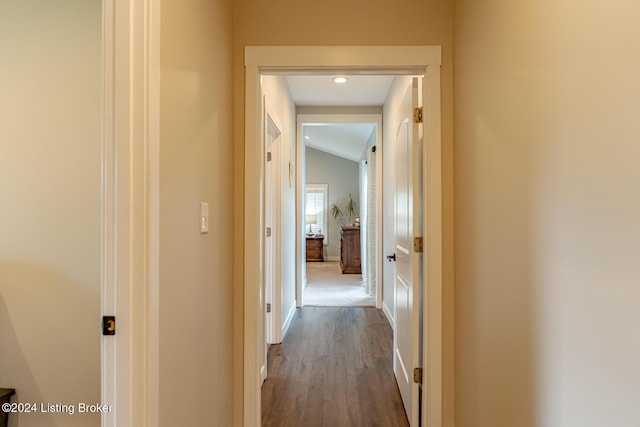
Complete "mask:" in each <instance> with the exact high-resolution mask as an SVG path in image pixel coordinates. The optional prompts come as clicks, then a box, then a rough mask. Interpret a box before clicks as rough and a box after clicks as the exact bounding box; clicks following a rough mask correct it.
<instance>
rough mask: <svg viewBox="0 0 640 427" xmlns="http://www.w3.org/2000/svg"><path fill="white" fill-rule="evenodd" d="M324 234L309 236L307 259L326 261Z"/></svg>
mask: <svg viewBox="0 0 640 427" xmlns="http://www.w3.org/2000/svg"><path fill="white" fill-rule="evenodd" d="M323 242H324V236H320V237H311V236H307V261H324V247H323Z"/></svg>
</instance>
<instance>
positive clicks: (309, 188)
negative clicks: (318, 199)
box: [304, 184, 329, 246]
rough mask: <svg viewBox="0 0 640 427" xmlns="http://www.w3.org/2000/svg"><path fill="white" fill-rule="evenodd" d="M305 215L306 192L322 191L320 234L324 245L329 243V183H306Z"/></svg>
mask: <svg viewBox="0 0 640 427" xmlns="http://www.w3.org/2000/svg"><path fill="white" fill-rule="evenodd" d="M304 191H305V198H304V199H305V215H306V203H307V193H311V192H314V193H317V192H322V193H324V207H323V212H324V215H323V216H324V218H323V219H322V234H323V235H324V241H323V243H324V246H327V245H328V244H329V233H328V227H329V222H328V221H329V216H328V212H329V200H328V199H329V184H306V187H305V190H304ZM308 228H309V227H308V226H305V230H308Z"/></svg>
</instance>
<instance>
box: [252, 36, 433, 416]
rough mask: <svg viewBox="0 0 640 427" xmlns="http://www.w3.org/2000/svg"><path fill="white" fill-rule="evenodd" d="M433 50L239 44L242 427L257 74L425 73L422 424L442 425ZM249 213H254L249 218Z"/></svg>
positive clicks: (256, 197) (255, 322)
mask: <svg viewBox="0 0 640 427" xmlns="http://www.w3.org/2000/svg"><path fill="white" fill-rule="evenodd" d="M441 50H442V49H441V47H440V46H357V47H355V46H246V47H245V52H244V64H245V117H244V120H245V123H244V131H245V136H244V137H245V141H244V153H245V158H244V251H243V254H244V259H243V266H244V267H243V268H244V270H243V272H244V301H243V308H244V328H243V330H244V336H243V353H244V354H243V355H242V360H243V371H244V375H243V390H242V396H243V425H244V426H247V427H255V426H258V425H260V419H261V395H260V371H259V368H260V367H259V359H260V357H259V351H260V349H259V341H260V328H261V325H262V322H263V316H262V311H261V309H260V289H261V280H262V277H263V275H262V268H263V267H262V266H261V265H260V263H256V262H255V260H256V259H258V260H259V259H261V257H262V248H263V245H264V239H263V233H262V230H263V225H264V224H263V223H262V209H263V207H262V185H261V183H262V180H263V174H264V171H263V168H262V159H263V156H264V152H263V149H262V145H263V144H262V143H261V141H262V139H261V129H262V123H261V122H262V102H261V101H262V99H261V88H260V79H261V74H262V73H270V74H273V73H277V72H293V71H297V72H309V73H314V74H318V73H325V74H328V73H369V74H371V73H378V74H393V73H394V72H395V73H401V74H421V75H424V82H425V84H424V86H423V101H424V117H425V129H424V137H425V150H424V152H423V162H424V163H423V164H424V167H425V169H424V170H425V173H424V176H423V188H424V189H425V197H424V200H423V203H424V206H423V212H424V217H423V230H424V232H425V239H424V266H425V275H424V279H423V280H424V284H423V286H424V295H423V306H424V313H425V315H424V318H423V322H424V323H423V334H424V335H423V343H424V346H425V350H426V351H424V352H423V361H422V365H423V369H424V378H425V382H424V384H423V396H425V398H424V399H423V402H422V410H423V414H425V416H424V417H423V419H422V425H423V426H425V427H436V426H440V425H441V423H442V392H443V391H442V384H443V381H442V348H443V345H442V335H443V334H442V271H443V266H442V260H443V257H442V138H441V102H440V101H441V100H440V93H441V84H440V67H441V64H442V52H441ZM256 213H258V214H257V215H256Z"/></svg>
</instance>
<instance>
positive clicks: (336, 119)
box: [296, 113, 384, 308]
mask: <svg viewBox="0 0 640 427" xmlns="http://www.w3.org/2000/svg"><path fill="white" fill-rule="evenodd" d="M318 123H328V124H333V123H336V124H341V123H342V124H344V123H367V124H373V125H375V126H376V144H377V145H378V146H379V147H381V150H380V151H378V152H377V155H378V156H379V158H378V164H379V173H378V174H377V175H376V186H377V187H376V188H378V189H379V190H378V191H379V194H380V195H381V197H377V198H376V215H377V217H378V218H382V198H383V197H384V196H383V195H382V159H383V157H382V156H383V154H384V147H383V144H382V113H371V114H369V113H301V114H296V164H297V166H296V182H298V183H300V184H299V185H298V187H297V189H296V301H297V306H298V308H299V307H302V305H303V301H302V293H303V292H304V284H305V279H306V272H305V265H306V254H305V249H306V241H305V231H304V203H305V202H304V201H305V189H306V185H305V158H304V154H303V153H304V149H305V147H306V144H305V142H304V140H303V139H302V127H303V126H304V125H305V124H318ZM382 224H383V222H382V221H378V223H377V225H376V245H377V247H378V248H380V249H379V250H378V258H379V259H378V262H377V264H376V275H377V277H378V279H377V281H376V308H382V280H381V278H382V265H383V264H382V260H383V259H384V256H383V253H382ZM327 233H328V231H327Z"/></svg>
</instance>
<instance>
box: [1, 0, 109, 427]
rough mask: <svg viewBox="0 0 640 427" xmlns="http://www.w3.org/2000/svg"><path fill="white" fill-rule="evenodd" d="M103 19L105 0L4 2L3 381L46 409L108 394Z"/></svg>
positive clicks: (77, 418)
mask: <svg viewBox="0 0 640 427" xmlns="http://www.w3.org/2000/svg"><path fill="white" fill-rule="evenodd" d="M100 19H101V3H100V1H99V0H94V1H83V0H62V1H57V2H50V1H46V0H9V1H2V2H0V58H1V59H0V63H1V65H0V387H11V388H15V389H16V390H17V395H16V396H15V397H14V401H16V402H17V401H19V402H33V403H37V405H38V409H40V407H39V405H40V403H52V404H55V403H63V404H72V405H77V404H78V403H80V402H89V403H95V402H98V401H99V399H100V335H99V329H98V328H99V324H100V323H99V322H100V320H99V319H100V135H101V129H100V117H101V91H100V87H101V82H100V73H101V64H100V60H101V56H100V49H101V41H100V37H101V21H100ZM10 425H12V426H20V427H40V426H52V425H65V426H83V427H84V426H99V425H100V417H99V416H97V415H78V414H77V412H76V413H75V414H74V415H73V416H71V415H67V414H51V413H42V412H38V413H35V414H26V413H25V414H12V415H11V420H10Z"/></svg>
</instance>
